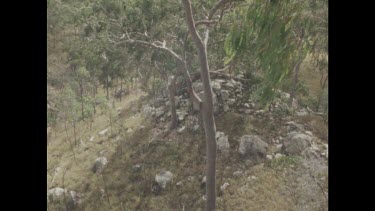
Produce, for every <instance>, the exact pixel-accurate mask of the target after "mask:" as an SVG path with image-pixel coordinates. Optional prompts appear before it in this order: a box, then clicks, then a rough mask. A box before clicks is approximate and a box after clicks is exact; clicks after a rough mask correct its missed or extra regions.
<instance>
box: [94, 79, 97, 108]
mask: <svg viewBox="0 0 375 211" xmlns="http://www.w3.org/2000/svg"><path fill="white" fill-rule="evenodd" d="M96 89H97V88H96V84H95V83H94V90H93V94H94V103H93V107H94V114H96Z"/></svg>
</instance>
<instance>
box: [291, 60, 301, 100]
mask: <svg viewBox="0 0 375 211" xmlns="http://www.w3.org/2000/svg"><path fill="white" fill-rule="evenodd" d="M301 63H302V60H301V59H300V60H298V61H297V64H296V65H295V66H294V79H293V85H292V91H291V93H290V102H289V104H290V105H292V104H293V99H294V98H295V95H296V92H297V83H298V75H299V70H300V66H301Z"/></svg>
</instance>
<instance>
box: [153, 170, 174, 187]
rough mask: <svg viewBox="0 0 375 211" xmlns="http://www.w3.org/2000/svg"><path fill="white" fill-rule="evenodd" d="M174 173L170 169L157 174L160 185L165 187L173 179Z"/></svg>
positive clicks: (156, 179) (156, 177) (156, 178)
mask: <svg viewBox="0 0 375 211" xmlns="http://www.w3.org/2000/svg"><path fill="white" fill-rule="evenodd" d="M172 178H173V174H172V172H170V171H164V172H162V173H160V174H157V175H155V181H156V182H157V183H158V185H159V186H160V187H161V188H162V189H165V188H166V186H167V184H168V183H169V182H170V181H171V180H172Z"/></svg>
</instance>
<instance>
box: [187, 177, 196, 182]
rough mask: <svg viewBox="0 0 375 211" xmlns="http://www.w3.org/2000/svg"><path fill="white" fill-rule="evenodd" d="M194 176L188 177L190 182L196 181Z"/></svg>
mask: <svg viewBox="0 0 375 211" xmlns="http://www.w3.org/2000/svg"><path fill="white" fill-rule="evenodd" d="M194 179H195V178H194V176H189V177H188V178H187V180H188V181H189V182H192V181H194Z"/></svg>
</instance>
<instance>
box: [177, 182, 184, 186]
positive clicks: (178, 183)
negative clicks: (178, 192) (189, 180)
mask: <svg viewBox="0 0 375 211" xmlns="http://www.w3.org/2000/svg"><path fill="white" fill-rule="evenodd" d="M183 184H184V183H183V182H182V181H179V182H177V183H176V186H182V185H183Z"/></svg>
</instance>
